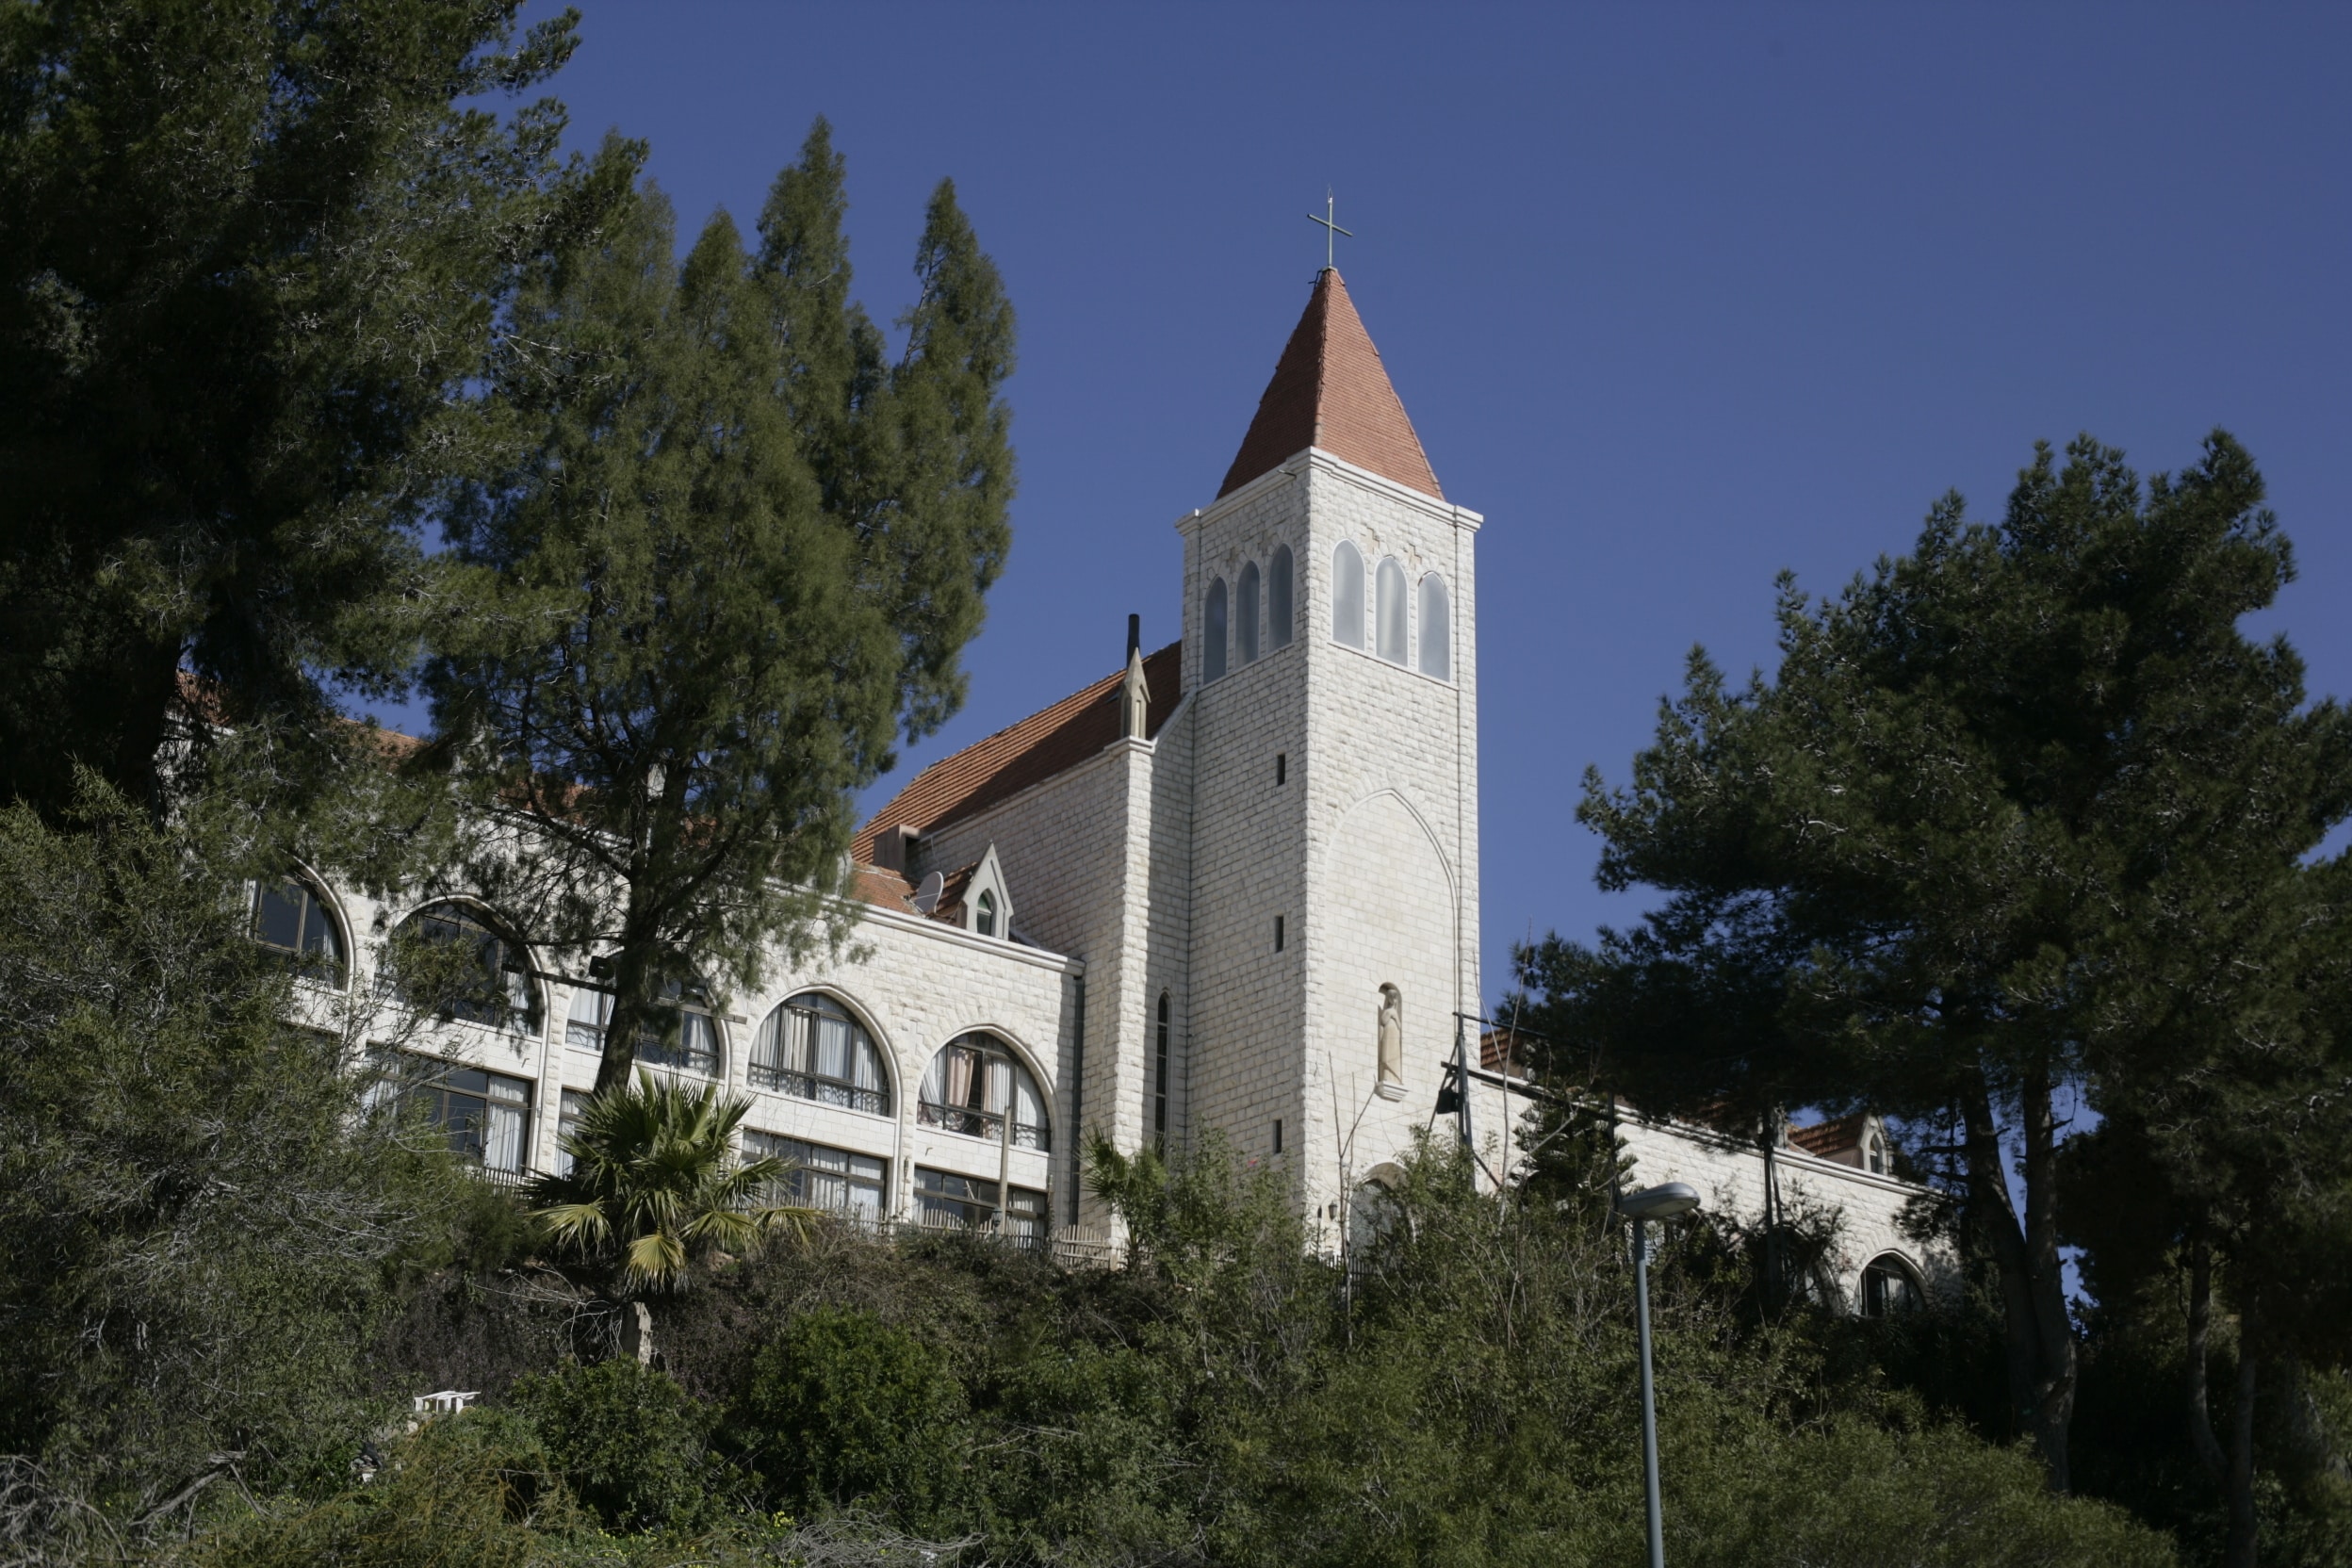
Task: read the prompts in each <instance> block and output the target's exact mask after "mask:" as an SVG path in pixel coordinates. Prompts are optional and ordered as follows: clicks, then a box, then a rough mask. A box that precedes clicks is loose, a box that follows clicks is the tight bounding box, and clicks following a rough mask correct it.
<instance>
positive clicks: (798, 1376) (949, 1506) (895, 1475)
mask: <svg viewBox="0 0 2352 1568" xmlns="http://www.w3.org/2000/svg"><path fill="white" fill-rule="evenodd" d="M731 1431H732V1436H733V1440H734V1442H735V1444H736V1445H737V1446H738V1447H739V1448H740V1449H741V1450H742V1452H743V1455H744V1457H745V1458H746V1459H747V1460H748V1461H749V1462H751V1464H752V1465H753V1466H754V1468H756V1469H757V1470H758V1471H759V1472H760V1475H761V1476H762V1477H763V1478H766V1480H767V1481H768V1483H769V1485H770V1486H771V1487H772V1488H773V1489H774V1491H775V1494H776V1500H777V1502H778V1503H779V1504H780V1505H781V1506H783V1507H786V1508H791V1509H794V1510H799V1511H812V1512H813V1511H822V1510H825V1509H841V1508H847V1507H849V1506H850V1505H851V1504H854V1503H865V1504H868V1505H870V1506H873V1507H876V1508H880V1509H884V1510H887V1511H889V1512H890V1513H892V1514H894V1515H896V1516H898V1517H900V1518H902V1519H905V1520H907V1521H908V1522H909V1523H911V1524H915V1525H918V1526H927V1525H929V1524H932V1523H934V1522H936V1521H938V1520H939V1519H942V1518H944V1517H946V1516H948V1515H949V1514H950V1513H951V1512H952V1511H953V1510H954V1509H955V1507H956V1504H957V1503H958V1502H959V1501H960V1500H961V1498H962V1496H963V1495H964V1493H965V1486H964V1479H963V1449H964V1432H965V1399H964V1391H963V1387H962V1385H961V1384H959V1383H958V1382H957V1381H956V1379H955V1377H954V1376H953V1374H951V1373H950V1372H949V1371H948V1370H947V1367H946V1365H945V1364H944V1363H943V1362H942V1361H941V1360H940V1358H939V1356H938V1355H937V1354H936V1353H935V1352H933V1351H932V1350H930V1349H929V1348H926V1347H925V1346H923V1344H922V1343H921V1342H920V1341H918V1340H916V1339H915V1338H914V1337H913V1336H912V1335H910V1334H908V1333H907V1331H905V1330H903V1329H898V1328H894V1327H892V1326H891V1325H890V1324H887V1323H885V1322H883V1321H882V1320H881V1319H880V1318H878V1317H875V1316H874V1315H871V1314H868V1313H861V1312H842V1311H839V1310H830V1309H828V1310H825V1311H820V1312H814V1313H809V1314H808V1315H804V1316H801V1317H796V1318H794V1319H793V1320H792V1324H791V1325H790V1326H789V1327H788V1328H786V1330H785V1331H784V1333H783V1336H782V1337H781V1338H779V1339H778V1340H776V1342H775V1343H774V1344H772V1345H770V1346H768V1347H767V1348H765V1349H763V1350H761V1351H760V1355H759V1356H758V1358H757V1359H756V1360H755V1361H754V1362H753V1364H752V1373H751V1384H750V1387H749V1388H748V1389H746V1390H745V1391H744V1394H743V1399H742V1400H741V1402H740V1404H739V1405H738V1407H737V1410H736V1413H735V1418H734V1420H733V1422H732V1424H731Z"/></svg>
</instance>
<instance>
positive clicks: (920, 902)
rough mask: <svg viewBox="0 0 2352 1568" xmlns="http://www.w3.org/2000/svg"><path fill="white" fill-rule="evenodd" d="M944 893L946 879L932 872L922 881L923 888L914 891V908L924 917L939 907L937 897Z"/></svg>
mask: <svg viewBox="0 0 2352 1568" xmlns="http://www.w3.org/2000/svg"><path fill="white" fill-rule="evenodd" d="M945 891H947V878H946V877H944V876H941V875H940V874H939V873H938V872H933V873H932V874H930V875H928V876H926V877H924V878H923V886H922V887H920V888H917V889H916V890H915V907H916V908H917V909H920V910H921V911H923V913H924V914H926V915H927V914H929V913H930V912H931V911H932V910H934V909H936V908H938V907H939V895H940V894H941V893H943V892H945Z"/></svg>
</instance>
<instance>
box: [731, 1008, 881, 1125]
mask: <svg viewBox="0 0 2352 1568" xmlns="http://www.w3.org/2000/svg"><path fill="white" fill-rule="evenodd" d="M751 1082H752V1086H753V1087H755V1088H763V1089H775V1090H776V1092H778V1093H779V1094H789V1095H791V1096H792V1097H793V1098H794V1099H796V1100H813V1101H815V1102H816V1103H818V1104H820V1105H840V1106H842V1107H844V1108H846V1109H849V1110H853V1111H864V1112H865V1113H866V1114H867V1115H869V1116H888V1115H890V1078H889V1076H888V1075H887V1074H885V1073H884V1072H883V1070H882V1053H881V1052H880V1051H878V1050H876V1049H875V1047H874V1037H873V1036H871V1035H869V1034H867V1033H866V1026H865V1025H864V1024H862V1023H860V1022H858V1020H857V1019H856V1018H855V1017H853V1016H852V1015H851V1013H850V1011H849V1009H848V1008H846V1007H844V1006H842V1005H841V1004H840V1003H839V1002H836V1001H834V1000H833V998H831V997H829V996H826V995H825V994H824V993H823V992H821V991H803V992H801V993H800V994H799V995H798V996H795V997H791V998H788V999H787V1000H785V1001H784V1002H782V1003H780V1004H778V1005H777V1006H776V1010H775V1011H774V1012H772V1013H770V1014H769V1015H768V1016H767V1018H766V1020H765V1021H762V1022H761V1023H760V1032H759V1033H758V1034H757V1035H755V1036H753V1037H752V1041H751Z"/></svg>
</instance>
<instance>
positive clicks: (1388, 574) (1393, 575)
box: [1376, 555, 1405, 664]
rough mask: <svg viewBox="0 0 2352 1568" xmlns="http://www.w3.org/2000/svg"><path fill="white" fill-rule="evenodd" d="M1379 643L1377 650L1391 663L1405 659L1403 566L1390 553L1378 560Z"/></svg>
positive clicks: (1398, 662)
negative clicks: (1384, 558)
mask: <svg viewBox="0 0 2352 1568" xmlns="http://www.w3.org/2000/svg"><path fill="white" fill-rule="evenodd" d="M1376 651H1377V652H1378V653H1379V654H1380V657H1381V658H1382V659H1385V660H1387V661H1388V662H1390V663H1392V664H1401V663H1403V662H1405V569H1404V568H1403V567H1402V566H1399V565H1398V564H1397V558H1396V557H1395V556H1393V555H1392V556H1390V557H1388V558H1387V559H1386V560H1384V561H1382V562H1381V563H1380V646H1379V648H1378V649H1377V650H1376Z"/></svg>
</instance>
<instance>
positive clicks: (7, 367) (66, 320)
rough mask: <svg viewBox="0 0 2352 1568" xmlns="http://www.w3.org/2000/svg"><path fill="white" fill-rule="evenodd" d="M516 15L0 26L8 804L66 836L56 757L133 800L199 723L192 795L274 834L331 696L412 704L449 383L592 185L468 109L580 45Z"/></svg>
mask: <svg viewBox="0 0 2352 1568" xmlns="http://www.w3.org/2000/svg"><path fill="white" fill-rule="evenodd" d="M519 8H520V7H519V4H518V3H517V0H466V3H460V4H451V3H447V0H356V3H352V4H341V5H335V6H323V7H322V6H316V5H310V4H304V3H299V0H161V3H158V0H95V3H90V4H73V5H32V4H11V5H9V6H8V7H6V8H0V84H5V86H4V87H0V211H5V212H6V213H7V214H8V222H7V223H6V224H5V225H0V605H4V606H5V612H6V613H0V799H6V798H11V797H16V796H21V797H23V798H25V799H28V800H32V801H34V802H36V803H37V804H39V805H40V806H41V808H42V809H44V810H45V811H47V812H49V813H51V814H52V815H53V816H54V815H56V814H57V813H58V812H61V811H62V810H64V809H66V808H67V806H68V805H69V804H70V801H71V798H72V794H73V783H72V770H73V766H74V765H75V764H76V763H79V764H81V765H84V766H88V767H90V768H93V769H96V770H97V771H99V772H100V773H102V774H104V775H105V776H107V777H109V778H110V779H111V780H112V781H113V782H114V783H115V784H116V786H117V787H118V788H120V789H121V790H122V791H123V792H126V793H127V794H129V795H130V796H131V798H133V799H135V800H138V801H139V802H140V803H141V804H142V805H146V806H149V807H151V808H152V807H155V806H156V805H158V804H159V803H160V802H159V795H160V792H161V791H162V790H163V789H164V787H165V783H166V781H165V780H164V779H162V778H159V776H158V774H157V768H158V762H159V759H158V756H157V749H158V745H159V743H162V742H163V741H164V740H165V738H166V735H167V732H168V730H169V727H170V726H171V723H172V720H173V719H174V718H175V717H180V718H184V717H187V716H188V714H189V713H190V712H191V711H208V712H213V713H221V714H224V715H225V716H227V717H229V718H231V719H233V721H234V727H233V728H231V729H227V730H218V731H214V730H204V729H199V730H196V731H194V732H193V733H189V734H188V735H187V740H188V743H189V744H190V745H192V746H194V747H195V748H196V749H197V751H198V753H199V754H200V755H199V758H198V759H197V765H196V766H193V767H184V768H182V769H181V770H180V771H179V778H178V782H180V783H183V784H185V783H188V782H192V781H193V780H194V779H196V778H199V777H209V778H210V779H211V780H212V782H213V783H214V784H215V785H217V786H221V787H234V788H235V789H236V790H237V792H240V793H243V794H246V795H248V796H251V797H253V799H254V800H256V801H257V802H269V803H273V804H274V806H275V807H277V808H283V807H284V806H285V805H286V803H288V802H289V801H301V800H302V799H304V798H305V797H310V796H315V795H318V794H320V793H324V792H328V791H327V785H328V782H329V780H331V779H334V778H335V776H336V775H337V773H338V772H340V771H347V770H346V769H345V764H348V763H349V762H350V761H351V755H350V753H351V747H352V746H353V745H354V744H356V743H357V742H358V741H359V739H360V738H359V737H357V736H355V735H353V734H351V732H349V731H348V730H347V729H346V728H345V727H341V726H338V725H336V724H334V723H332V722H330V720H331V715H332V714H333V711H334V709H333V706H332V702H331V697H330V691H329V684H328V683H329V681H330V680H332V681H334V682H337V683H341V684H343V685H345V686H347V687H351V688H356V689H357V690H359V691H361V692H363V693H367V694H383V693H386V692H389V691H392V690H394V689H396V688H397V687H399V685H400V683H401V682H402V681H403V680H404V678H406V676H407V674H408V672H409V668H410V665H411V664H412V662H413V660H414V652H415V646H416V639H417V631H418V630H419V627H418V624H417V619H416V612H417V607H418V606H419V605H421V604H423V603H426V602H430V598H431V596H430V595H429V594H425V593H423V591H424V590H425V589H427V588H428V587H429V585H430V583H431V581H432V580H433V577H434V576H435V573H434V570H433V563H432V561H431V560H430V559H429V557H428V556H427V555H426V553H425V551H424V548H423V542H422V537H421V530H422V526H423V519H424V518H425V516H426V515H427V511H428V508H429V506H430V503H431V498H432V495H433V487H434V481H435V478H436V476H437V475H439V474H441V473H443V472H445V471H446V470H447V466H448V465H449V463H450V462H451V461H452V460H453V459H454V458H455V457H457V456H458V455H459V454H461V453H463V452H465V451H466V449H469V448H471V447H472V446H473V445H474V444H475V443H476V442H477V441H478V440H479V439H480V434H481V432H480V428H479V425H478V422H477V419H476V415H477V413H478V405H477V404H476V402H475V401H474V400H470V399H468V398H466V396H464V395H463V393H464V389H465V388H466V384H467V383H468V382H469V380H470V379H471V378H473V377H475V376H477V375H478V374H479V373H480V371H481V369H482V363H483V357H484V355H485V353H486V351H488V349H489V346H490V342H491V338H492V335H493V328H494V323H496V322H497V320H498V317H499V314H500V312H501V310H502V309H503V308H504V307H505V306H506V305H507V304H508V303H510V302H512V301H513V299H514V298H515V290H516V288H517V286H518V285H519V283H520V281H521V275H522V272H523V270H525V269H526V268H527V267H529V266H530V265H531V263H532V261H533V260H534V258H536V257H538V256H541V255H543V254H545V253H547V250H548V248H549V247H550V246H551V245H552V244H554V243H556V242H557V241H559V240H560V239H562V238H563V237H565V236H566V235H568V234H572V233H576V232H579V231H580V230H581V229H582V228H584V227H587V226H592V225H593V223H594V222H595V221H596V212H597V210H598V208H599V206H600V204H601V203H602V201H603V199H604V196H605V195H606V194H607V193H606V192H602V191H600V190H598V189H597V188H596V187H595V185H594V182H590V181H586V180H583V179H582V178H580V175H579V173H578V172H577V171H573V172H565V171H564V170H563V169H562V168H560V167H559V164H558V162H557V147H558V143H559V140H560V139H561V136H562V133H563V129H564V117H563V113H562V110H561V108H560V106H557V105H555V104H554V103H552V102H551V101H542V102H539V103H536V104H533V105H531V106H529V107H526V108H524V109H523V110H521V111H520V112H519V113H517V114H516V115H515V116H513V117H512V118H511V119H508V120H505V121H501V120H500V119H499V118H498V116H497V115H496V114H494V113H490V112H486V111H485V110H483V109H482V108H481V107H479V106H477V105H479V104H480V103H481V101H482V99H483V98H484V97H485V96H487V95H492V94H499V93H513V92H516V91H520V90H525V89H528V88H530V87H531V86H532V85H534V84H536V83H538V82H541V81H543V80H545V79H546V78H547V76H548V75H550V74H551V73H553V72H554V71H555V70H556V69H557V68H558V67H559V66H560V65H561V64H562V63H563V62H564V59H565V58H566V57H568V56H569V55H570V53H571V50H572V47H573V34H572V26H573V21H574V19H573V17H572V16H571V15H570V14H569V13H565V14H564V15H561V16H557V17H555V18H552V19H550V20H548V21H547V22H544V23H542V24H538V25H536V26H534V27H532V28H531V30H530V31H529V32H527V33H525V34H524V35H523V36H522V37H520V38H519V39H517V38H516V37H515V14H516V12H517V11H518V9H519ZM622 183H623V184H625V183H626V176H625V175H624V177H623V182H622ZM184 667H185V668H188V669H192V670H193V671H194V672H196V674H197V675H199V676H201V677H203V678H205V681H206V684H205V685H204V686H203V687H202V688H200V689H198V690H197V691H196V693H194V694H193V695H194V696H195V700H194V702H192V703H190V702H188V701H187V700H186V699H187V698H188V696H189V695H190V693H188V691H187V690H185V689H184V688H183V687H182V685H181V683H180V672H181V670H182V669H183V668H184ZM211 746H221V747H222V748H223V749H224V750H225V751H227V752H228V753H230V754H232V756H233V759H234V763H235V765H234V766H233V767H230V768H226V769H221V770H215V771H212V772H210V773H209V774H206V773H205V772H204V769H203V767H202V765H201V763H202V756H201V754H202V753H203V752H204V750H205V749H206V748H207V747H211Z"/></svg>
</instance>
